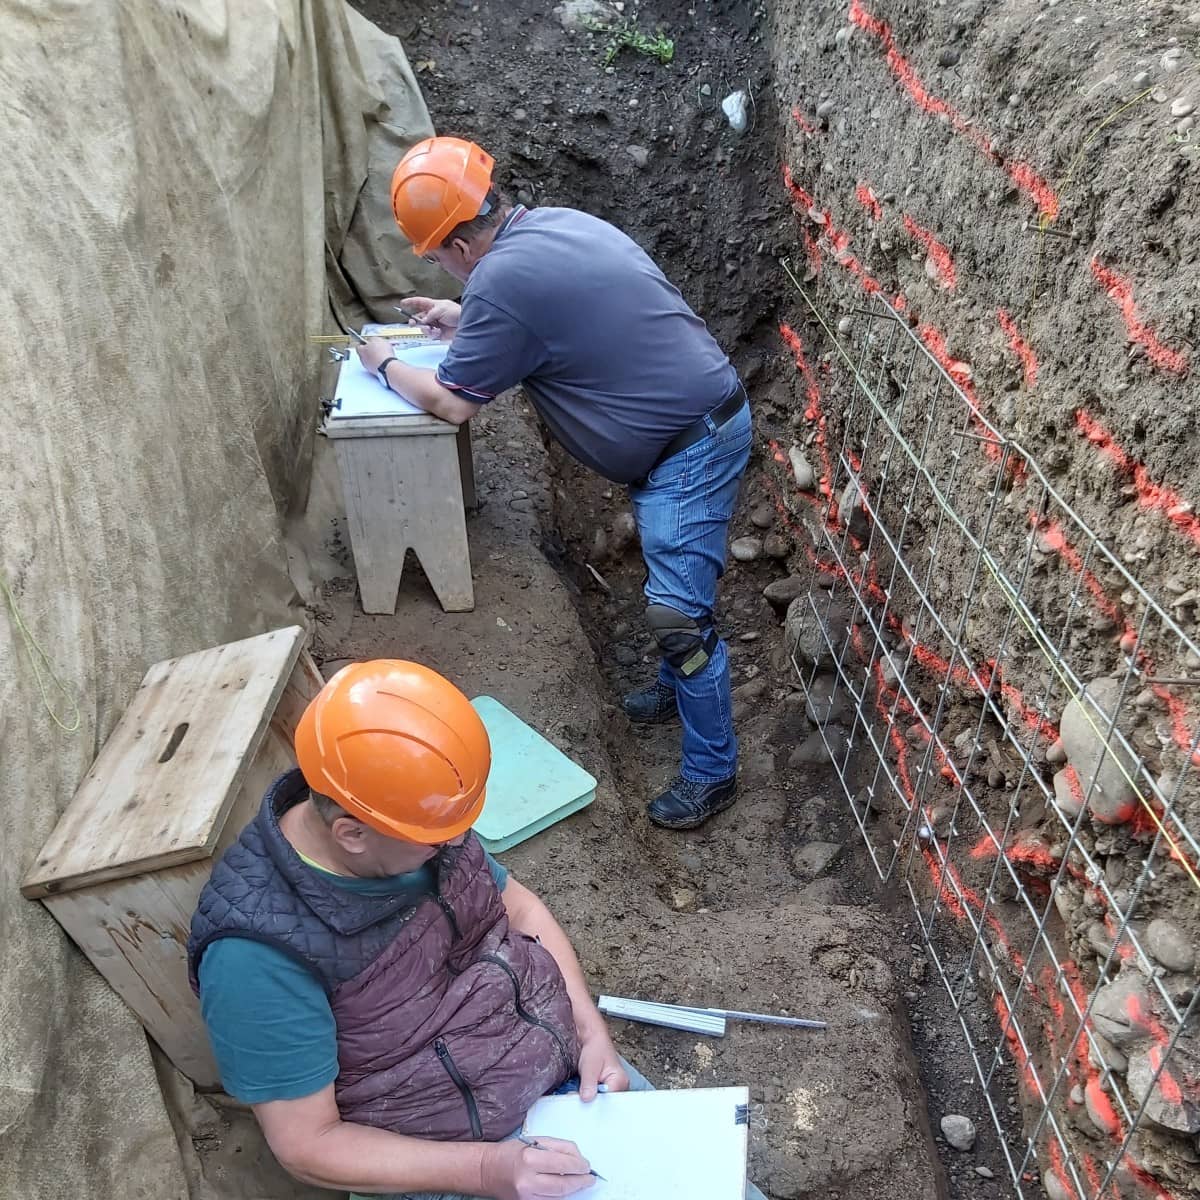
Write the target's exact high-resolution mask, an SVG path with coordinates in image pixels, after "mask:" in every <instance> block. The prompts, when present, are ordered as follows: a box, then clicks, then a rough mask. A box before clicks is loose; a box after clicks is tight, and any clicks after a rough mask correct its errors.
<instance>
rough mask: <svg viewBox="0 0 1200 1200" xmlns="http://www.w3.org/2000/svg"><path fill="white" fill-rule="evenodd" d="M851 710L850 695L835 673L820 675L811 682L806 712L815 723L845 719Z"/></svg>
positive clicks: (821, 723) (822, 723)
mask: <svg viewBox="0 0 1200 1200" xmlns="http://www.w3.org/2000/svg"><path fill="white" fill-rule="evenodd" d="M851 711H852V710H851V705H850V695H849V693H848V692H847V691H846V689H845V688H844V687H843V686H842V685H841V683H840V681H839V680H838V678H837V677H836V676H835V675H818V676H817V677H816V679H814V680H813V681H812V683H811V684H809V686H808V699H807V700H806V701H805V703H804V713H805V716H807V717H808V719H809V720H810V721H811V722H812V723H813V724H814V725H825V724H827V723H830V722H834V721H843V720H845V719H846V718H847V717H849V716H850V715H851Z"/></svg>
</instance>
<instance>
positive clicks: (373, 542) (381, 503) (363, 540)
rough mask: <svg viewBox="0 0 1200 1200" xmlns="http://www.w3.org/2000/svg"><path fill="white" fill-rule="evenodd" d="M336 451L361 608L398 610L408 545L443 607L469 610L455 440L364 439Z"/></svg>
mask: <svg viewBox="0 0 1200 1200" xmlns="http://www.w3.org/2000/svg"><path fill="white" fill-rule="evenodd" d="M336 451H337V461H338V474H339V475H340V476H341V480H342V492H343V495H344V497H345V502H346V518H347V524H348V526H349V531H350V546H351V549H352V550H353V552H354V567H355V572H356V574H357V575H358V589H359V594H360V597H361V599H362V606H363V611H364V612H369V613H393V612H395V611H396V593H397V591H398V590H399V587H400V577H401V574H402V572H403V570H404V555H405V551H406V550H409V549H412V550H413V551H415V552H416V555H417V557H418V558H419V559H420V560H421V566H422V567H424V568H425V574H426V575H427V576H428V577H429V582H430V584H431V585H432V587H433V590H434V592H435V593H436V595H437V597H438V600H439V601H440V602H441V605H442V608H443V609H445V610H446V611H447V612H469V611H470V610H471V609H473V608H474V607H475V590H474V585H473V583H472V581H471V551H470V547H469V545H468V543H467V523H466V512H465V510H464V508H463V491H462V480H461V478H460V475H459V458H458V443H457V441H455V440H451V439H449V438H393V437H377V438H364V439H355V440H342V441H339V442H338V443H337V446H336Z"/></svg>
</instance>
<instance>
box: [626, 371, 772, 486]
mask: <svg viewBox="0 0 1200 1200" xmlns="http://www.w3.org/2000/svg"><path fill="white" fill-rule="evenodd" d="M747 403H749V397H748V396H747V395H746V389H745V387H743V385H742V384H740V383H739V384H738V385H737V391H736V392H734V393H733V395H732V396H730V397H729V399H728V400H723V401H722V402H721V403H720V404H719V405H717V407H716V408H714V409H712V410H711V411H710V412H709V413H707V414H706V415H705V416H703V417H701V418H700V419H699V420H698V421H693V422H692V424H690V425H689V426H688V427H687V428H686V429H684V430H681V431H680V432H679V433H677V434H676V435H675V436H674V437H673V438H672V439H671V440H670V441H669V442H668V443H667V444H666V445H665V446H664V447H663V451H662V453H661V454H660V455H659V456H658V457H657V458H656V459H655V460H654V465H653V466H651V468H650V471H653V470H654V468H655V467H660V466H662V464H663V463H665V462H666V461H667V459H668V458H674V457H675V455H676V454H679V453H681V452H682V451H684V450H686V449H687V448H688V447H689V446H694V445H695V444H696V443H697V442H701V441H703V440H704V439H705V438H706V437H708V435H709V434H710V433H712V431H713V429H720V428H721V426H722V425H724V424H725V422H726V421H728V420H730V419H731V418H732V417H736V416H737V415H738V413H740V412H741V411H742V407H743V405H745V404H747ZM709 421H711V422H712V427H711V428H710V427H709V424H708V423H709ZM650 471H647V472H646V474H647V475H649V474H650Z"/></svg>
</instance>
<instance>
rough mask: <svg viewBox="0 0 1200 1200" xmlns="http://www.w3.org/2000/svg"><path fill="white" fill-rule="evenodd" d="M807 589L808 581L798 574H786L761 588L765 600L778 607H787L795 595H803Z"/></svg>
mask: <svg viewBox="0 0 1200 1200" xmlns="http://www.w3.org/2000/svg"><path fill="white" fill-rule="evenodd" d="M807 590H808V583H807V581H806V580H804V579H802V578H801V577H800V576H799V575H788V576H787V577H786V578H785V579H775V580H772V582H770V583H768V584H767V586H766V587H765V588H763V595H764V596H765V597H766V598H767V600H768V601H769V602H770V603H771V604H774V605H777V606H778V607H780V608H787V606H788V605H789V604H791V602H792V601H793V600H795V599H796V597H797V596H803V595H804V593H805V592H806V591H807Z"/></svg>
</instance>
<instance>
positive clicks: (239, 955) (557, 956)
mask: <svg viewBox="0 0 1200 1200" xmlns="http://www.w3.org/2000/svg"><path fill="white" fill-rule="evenodd" d="M296 755H297V761H298V762H299V765H300V769H299V770H296V771H292V772H290V773H288V774H286V775H284V776H282V777H281V778H280V779H279V780H278V781H277V782H276V783H275V784H274V786H273V787H272V788H271V790H270V791H269V792H268V793H267V796H266V798H265V799H264V800H263V804H262V808H261V810H260V811H259V813H258V816H257V817H256V818H255V819H254V820H253V821H252V822H251V824H250V825H249V826H247V828H246V829H245V831H244V832H243V833H242V835H241V837H240V838H239V840H238V841H237V842H236V843H235V844H234V845H233V846H231V847H230V849H229V850H228V851H227V852H226V853H225V855H224V856H223V857H222V858H221V860H220V861H219V862H218V864H217V866H216V868H215V870H214V871H213V874H212V879H211V880H210V882H209V883H208V885H207V886H206V887H205V889H204V891H203V893H202V894H201V896H200V902H199V906H198V908H197V911H196V914H195V916H194V917H193V919H192V928H191V938H190V940H189V943H188V953H189V962H190V970H191V978H192V986H193V987H194V988H196V989H197V990H198V991H199V995H200V1003H201V1008H202V1011H203V1015H204V1020H205V1023H206V1025H207V1027H208V1032H209V1037H210V1039H211V1042H212V1046H213V1051H214V1053H215V1055H216V1060H217V1064H218V1067H219V1068H220V1072H221V1079H222V1081H223V1083H224V1086H225V1089H226V1091H228V1092H229V1093H230V1094H231V1095H233V1096H234V1097H236V1098H238V1099H240V1100H242V1101H244V1102H246V1103H248V1104H250V1105H252V1106H253V1110H254V1114H255V1116H256V1117H257V1119H258V1122H259V1124H260V1125H261V1127H262V1130H263V1133H264V1134H265V1136H266V1139H267V1142H268V1143H269V1145H270V1147H271V1150H272V1152H273V1153H274V1154H275V1156H276V1157H277V1158H278V1159H279V1161H280V1162H281V1163H282V1164H283V1166H284V1167H286V1168H287V1170H288V1171H290V1172H291V1173H292V1174H293V1175H295V1176H296V1177H297V1178H299V1179H302V1180H304V1181H305V1182H307V1183H312V1184H316V1185H319V1186H322V1187H327V1188H334V1189H341V1190H348V1191H352V1192H370V1193H393V1194H394V1193H402V1194H405V1195H412V1194H422V1195H424V1194H427V1193H433V1194H436V1195H447V1194H450V1195H456V1196H471V1197H475V1196H480V1197H499V1198H502V1200H516V1198H519V1200H525V1198H527V1197H534V1196H565V1195H569V1194H571V1193H572V1192H576V1191H579V1190H580V1189H582V1188H586V1187H588V1186H589V1185H590V1184H591V1183H592V1182H593V1180H592V1177H591V1176H590V1175H589V1174H588V1170H589V1166H588V1163H587V1161H586V1160H585V1159H584V1158H583V1157H582V1155H581V1154H580V1153H579V1150H578V1149H577V1148H576V1147H575V1146H574V1145H573V1144H572V1143H570V1142H566V1141H557V1140H554V1139H546V1138H541V1139H539V1145H538V1146H537V1147H534V1146H526V1145H523V1144H522V1143H521V1142H519V1141H517V1140H515V1139H513V1138H512V1137H511V1136H510V1135H512V1134H513V1133H514V1131H515V1130H517V1129H518V1128H519V1126H520V1125H521V1123H522V1121H523V1119H524V1117H525V1114H526V1112H527V1111H528V1109H529V1108H530V1106H531V1105H532V1104H533V1103H534V1101H535V1100H537V1099H538V1098H539V1097H540V1096H543V1095H545V1094H546V1093H548V1092H553V1091H555V1090H556V1089H559V1088H560V1087H563V1086H564V1085H565V1086H568V1087H570V1086H577V1087H578V1089H579V1092H580V1094H581V1096H582V1098H583V1099H584V1100H585V1101H587V1100H590V1099H592V1098H593V1097H594V1096H595V1095H596V1092H597V1088H598V1086H599V1085H600V1084H604V1085H606V1087H607V1089H608V1090H609V1091H622V1090H625V1089H627V1088H628V1087H629V1086H630V1081H629V1076H628V1075H627V1072H626V1066H625V1064H624V1063H623V1062H622V1060H621V1059H620V1058H619V1057H618V1055H617V1053H616V1050H615V1049H614V1048H613V1044H612V1041H611V1040H610V1038H609V1035H608V1032H607V1030H606V1029H605V1025H604V1020H603V1018H602V1017H601V1016H600V1013H599V1012H598V1011H597V1009H596V1007H595V1005H594V1004H593V1002H592V999H591V996H590V994H589V992H588V988H587V985H586V983H585V982H584V978H583V972H582V971H581V970H580V967H579V963H578V960H577V959H576V957H575V953H574V951H573V950H572V949H571V944H570V942H569V941H568V940H567V937H566V935H565V934H564V933H563V931H562V930H561V929H560V928H559V926H558V924H557V922H556V921H555V920H554V918H553V917H552V916H551V915H550V913H549V911H548V910H547V908H546V907H545V905H544V904H543V903H542V902H541V901H540V900H539V899H538V898H537V897H536V896H535V895H534V894H533V893H532V892H530V891H529V890H528V889H527V888H525V887H522V886H521V884H519V883H518V882H517V881H516V880H515V879H513V878H511V877H510V876H509V875H508V874H507V872H506V871H505V869H504V868H503V867H501V866H500V865H499V864H497V863H496V862H495V861H494V860H493V859H492V858H491V857H490V856H489V855H488V854H487V853H486V852H485V851H484V850H483V847H482V846H481V845H480V843H479V840H478V838H477V837H476V836H475V835H474V834H473V833H472V832H471V826H472V824H473V823H474V821H475V820H476V819H477V818H478V816H479V813H480V811H481V810H482V808H483V800H484V784H485V782H486V780H487V776H488V770H489V767H490V764H491V751H490V747H489V744H488V737H487V732H486V731H485V729H484V727H483V724H482V722H481V721H480V719H479V717H478V715H477V714H476V712H475V710H474V709H473V708H472V707H471V705H470V704H469V703H468V701H467V699H466V697H465V696H464V695H463V694H462V693H461V692H460V691H459V690H458V689H457V688H456V687H454V686H453V685H452V684H451V683H449V682H448V681H447V680H446V679H444V678H442V677H441V676H440V675H437V674H435V673H434V672H433V671H430V670H428V669H426V668H424V667H421V666H418V665H416V664H414V663H408V662H398V661H390V660H387V661H378V662H368V663H358V664H354V665H351V666H348V667H346V668H345V669H344V670H342V671H340V672H339V673H338V674H337V675H335V676H334V677H333V679H331V680H330V681H329V682H328V683H327V684H326V685H325V687H324V688H323V689H322V691H321V692H320V693H319V694H318V696H317V697H316V698H315V699H314V700H313V701H312V703H311V704H310V705H309V707H308V709H307V710H306V711H305V713H304V715H303V717H302V719H301V721H300V724H299V727H298V728H297V731H296ZM637 1083H638V1085H639V1086H648V1085H647V1084H645V1081H643V1080H641V1079H640V1078H639V1079H637Z"/></svg>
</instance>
